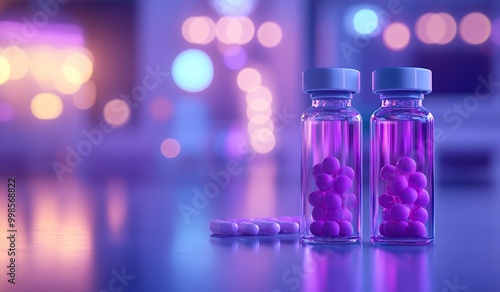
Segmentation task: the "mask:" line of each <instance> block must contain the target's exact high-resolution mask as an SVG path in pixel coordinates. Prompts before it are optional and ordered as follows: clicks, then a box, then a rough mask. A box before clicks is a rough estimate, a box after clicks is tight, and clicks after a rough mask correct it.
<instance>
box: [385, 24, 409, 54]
mask: <svg viewBox="0 0 500 292" xmlns="http://www.w3.org/2000/svg"><path fill="white" fill-rule="evenodd" d="M383 39H384V44H385V46H386V47H387V48H389V49H391V50H394V51H398V50H402V49H404V48H406V47H407V46H408V43H409V42H410V30H409V29H408V27H407V26H406V25H405V24H403V23H400V22H395V23H391V24H389V25H388V26H387V27H386V28H385V30H384V35H383Z"/></svg>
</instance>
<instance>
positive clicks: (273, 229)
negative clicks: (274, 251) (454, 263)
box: [252, 220, 281, 234]
mask: <svg viewBox="0 0 500 292" xmlns="http://www.w3.org/2000/svg"><path fill="white" fill-rule="evenodd" d="M252 223H254V224H257V225H259V233H260V234H278V233H280V230H281V228H280V225H279V224H278V223H276V222H271V221H264V220H253V221H252Z"/></svg>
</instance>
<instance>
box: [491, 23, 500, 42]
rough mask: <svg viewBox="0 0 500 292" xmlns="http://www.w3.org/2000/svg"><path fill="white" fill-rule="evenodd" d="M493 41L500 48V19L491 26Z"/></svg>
mask: <svg viewBox="0 0 500 292" xmlns="http://www.w3.org/2000/svg"><path fill="white" fill-rule="evenodd" d="M491 40H492V41H493V42H494V43H495V44H497V45H499V46H500V18H499V19H497V20H495V21H494V22H493V23H492V25H491Z"/></svg>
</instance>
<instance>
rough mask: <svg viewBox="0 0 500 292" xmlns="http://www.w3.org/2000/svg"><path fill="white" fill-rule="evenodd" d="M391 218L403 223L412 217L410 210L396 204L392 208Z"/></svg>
mask: <svg viewBox="0 0 500 292" xmlns="http://www.w3.org/2000/svg"><path fill="white" fill-rule="evenodd" d="M390 212H391V218H392V219H393V220H396V221H402V220H406V219H408V216H410V208H408V207H406V206H405V205H403V204H395V205H394V206H392V207H391V211H390Z"/></svg>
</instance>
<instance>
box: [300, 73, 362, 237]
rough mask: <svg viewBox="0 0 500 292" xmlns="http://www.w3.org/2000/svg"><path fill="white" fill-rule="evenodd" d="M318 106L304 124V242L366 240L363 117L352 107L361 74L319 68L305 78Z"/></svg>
mask: <svg viewBox="0 0 500 292" xmlns="http://www.w3.org/2000/svg"><path fill="white" fill-rule="evenodd" d="M303 90H304V92H305V93H307V94H310V97H311V99H312V105H311V107H310V108H308V109H307V110H306V111H305V112H304V113H303V114H302V119H301V139H302V168H301V175H302V176H301V184H302V208H301V215H302V216H301V220H302V221H301V224H300V230H301V236H302V239H303V240H304V241H305V242H308V243H328V242H331V243H335V242H339V243H343V242H357V241H359V240H360V238H361V236H360V224H361V217H360V216H361V213H360V210H361V186H362V177H361V174H362V171H361V159H362V157H361V152H362V147H361V136H362V134H361V131H362V120H361V115H360V114H359V112H358V111H357V110H355V109H354V108H353V107H352V106H351V100H352V96H353V94H356V93H358V92H359V72H358V71H356V70H353V69H344V68H315V69H310V70H307V71H305V72H304V73H303Z"/></svg>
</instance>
